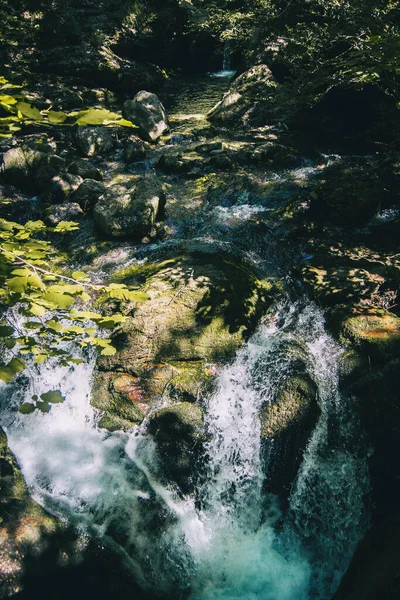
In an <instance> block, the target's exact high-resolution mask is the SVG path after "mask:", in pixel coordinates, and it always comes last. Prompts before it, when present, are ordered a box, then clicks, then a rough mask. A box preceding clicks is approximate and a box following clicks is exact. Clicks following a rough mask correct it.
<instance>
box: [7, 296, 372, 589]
mask: <svg viewBox="0 0 400 600" xmlns="http://www.w3.org/2000/svg"><path fill="white" fill-rule="evenodd" d="M291 343H294V344H297V345H301V347H302V348H303V351H304V354H305V356H306V357H307V361H306V370H307V373H308V374H309V375H310V377H312V378H313V380H314V381H315V383H316V385H317V387H318V403H319V409H320V416H319V418H318V421H317V423H316V425H315V427H314V429H313V432H312V434H311V437H310V439H309V443H308V445H307V448H306V450H305V452H304V456H303V460H302V463H301V466H300V469H299V471H298V474H297V477H296V479H295V481H294V482H293V484H292V486H291V490H290V493H289V495H288V498H287V501H286V503H285V502H284V503H280V501H279V499H278V498H277V497H276V496H275V495H273V494H271V493H269V492H268V477H269V464H268V463H269V462H270V461H274V460H275V459H276V456H275V448H274V441H273V440H269V441H268V442H267V444H268V452H265V451H264V452H262V440H261V422H260V409H261V407H262V406H265V405H266V404H267V405H268V403H270V404H271V406H272V404H273V401H274V395H275V393H276V389H277V387H278V386H279V384H280V383H281V382H282V381H283V380H284V379H285V378H287V377H288V374H289V369H290V361H288V360H287V359H286V358H285V353H284V351H283V350H284V348H286V347H287V346H288V344H291ZM340 353H341V349H340V348H339V347H338V346H337V345H336V344H335V343H334V342H333V341H332V339H331V338H330V337H329V336H328V335H327V334H326V332H325V329H324V319H323V315H322V313H321V312H320V311H319V309H318V308H317V307H316V306H315V305H314V304H312V303H311V302H309V301H307V300H298V301H297V302H287V303H286V304H285V305H282V306H281V307H280V308H279V309H278V310H277V312H276V314H275V317H274V318H273V319H271V320H270V321H268V322H266V323H264V324H261V325H260V327H259V328H258V330H257V331H256V332H255V334H254V335H253V336H252V337H251V339H250V340H249V341H248V343H247V344H246V345H245V346H244V347H243V348H242V349H241V350H240V351H239V352H238V354H237V356H236V359H235V360H234V361H233V362H232V364H230V365H227V366H226V367H225V368H223V369H222V371H221V373H220V375H219V378H218V386H217V389H216V391H215V392H214V393H213V395H212V396H211V397H210V398H209V399H208V400H207V403H206V406H205V414H206V425H207V431H208V438H207V439H208V441H207V443H206V448H205V458H204V460H205V465H204V469H203V473H202V475H201V477H199V480H198V482H197V486H196V492H195V493H194V494H193V496H186V497H185V496H183V495H182V494H181V493H179V490H177V489H174V488H173V487H172V485H171V484H168V483H166V481H165V478H164V477H163V473H162V466H161V461H160V457H159V456H158V451H157V448H156V445H155V443H154V441H153V439H152V438H151V437H150V436H149V435H148V434H147V433H146V430H145V428H144V427H142V428H138V429H136V430H133V431H132V432H130V433H122V432H115V433H112V434H110V433H108V432H105V431H102V430H99V429H98V428H97V427H96V422H97V415H96V413H95V412H94V411H93V409H92V408H91V406H90V403H89V399H90V385H91V377H92V371H93V367H94V363H93V361H90V362H89V363H88V364H85V365H78V366H74V367H71V368H69V369H68V368H54V367H52V366H51V365H48V366H42V367H41V368H40V371H39V372H38V373H37V375H36V376H35V377H33V378H32V379H31V381H30V384H29V387H27V388H26V389H25V392H24V393H25V394H26V397H27V398H29V397H30V396H31V395H32V393H33V390H34V393H36V394H40V393H41V392H43V391H46V390H48V389H61V391H62V393H63V394H64V395H65V396H66V398H67V400H66V402H65V403H63V404H62V405H57V406H54V407H53V408H52V411H51V413H50V414H41V413H39V412H38V411H36V412H35V413H33V414H31V415H26V416H22V415H20V414H19V413H18V412H17V410H16V407H17V404H18V403H19V402H20V401H21V393H22V392H21V388H19V389H14V391H12V388H10V387H6V386H3V387H2V388H1V389H0V398H1V424H2V426H4V427H5V429H6V431H7V434H8V437H9V443H10V447H11V449H12V451H13V452H14V453H15V455H16V456H17V459H18V461H19V463H20V465H21V468H22V471H23V474H24V476H25V478H26V481H27V483H28V485H29V488H30V490H31V492H32V495H33V497H34V498H35V499H36V500H37V501H38V502H40V503H41V504H42V505H43V506H45V507H47V508H48V509H49V510H50V511H51V512H52V513H54V514H56V515H58V516H59V517H60V518H62V519H65V520H67V521H72V522H73V523H75V525H76V526H77V527H79V528H81V529H82V530H83V531H85V530H87V531H90V532H92V533H93V532H94V534H95V535H98V536H100V537H103V538H104V539H107V540H110V541H111V542H112V544H113V546H114V548H115V549H117V551H118V552H120V553H121V557H123V558H124V560H125V561H127V562H128V563H129V565H130V568H131V569H132V570H133V572H134V573H135V575H136V577H137V580H138V582H139V584H140V585H141V586H142V588H143V589H144V590H146V591H147V592H149V593H150V594H151V595H152V597H154V598H171V599H172V598H174V599H179V598H181V599H183V598H190V600H211V599H212V600H239V599H244V598H245V599H248V600H256V599H257V600H258V599H261V600H311V599H315V600H317V599H318V600H329V599H330V598H331V596H332V594H333V592H334V590H335V588H336V587H337V584H338V582H339V579H340V576H341V575H342V573H343V571H344V570H345V568H346V567H347V564H348V562H349V560H350V558H351V556H352V553H353V551H354V548H355V545H356V544H357V542H358V540H359V539H360V538H361V537H362V535H363V533H364V531H365V528H366V525H367V519H366V512H365V507H364V497H365V494H366V492H367V488H368V477H367V466H366V457H365V453H364V452H363V448H362V447H361V443H362V442H361V441H360V440H361V439H362V438H361V436H360V433H359V430H358V425H357V422H356V420H355V419H354V417H353V416H352V413H351V407H350V406H349V405H348V402H349V400H348V399H345V398H343V397H341V395H340V393H339V391H338V377H337V360H338V358H339V356H340ZM264 450H265V448H264ZM279 467H280V468H281V469H285V464H282V465H280V466H279Z"/></svg>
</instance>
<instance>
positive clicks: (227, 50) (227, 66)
mask: <svg viewBox="0 0 400 600" xmlns="http://www.w3.org/2000/svg"><path fill="white" fill-rule="evenodd" d="M231 69H232V66H231V40H229V39H228V40H225V42H224V57H223V61H222V70H223V71H230V70H231Z"/></svg>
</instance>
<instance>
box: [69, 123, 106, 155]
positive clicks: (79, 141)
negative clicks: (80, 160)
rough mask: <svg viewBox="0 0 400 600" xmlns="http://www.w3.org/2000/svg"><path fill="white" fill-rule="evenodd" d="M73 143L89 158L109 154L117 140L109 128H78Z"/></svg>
mask: <svg viewBox="0 0 400 600" xmlns="http://www.w3.org/2000/svg"><path fill="white" fill-rule="evenodd" d="M73 142H74V144H75V146H76V147H77V148H78V150H80V151H81V152H82V154H83V155H84V156H89V157H90V156H96V155H97V154H107V152H110V151H111V150H113V149H114V147H115V145H116V139H115V137H114V136H113V134H112V131H111V130H110V129H107V127H77V129H76V130H75V132H74V135H73Z"/></svg>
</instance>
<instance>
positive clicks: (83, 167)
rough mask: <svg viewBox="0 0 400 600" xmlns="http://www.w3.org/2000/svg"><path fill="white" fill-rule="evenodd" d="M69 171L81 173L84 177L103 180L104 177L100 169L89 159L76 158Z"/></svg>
mask: <svg viewBox="0 0 400 600" xmlns="http://www.w3.org/2000/svg"><path fill="white" fill-rule="evenodd" d="M68 172H69V173H73V174H74V175H79V176H80V177H82V178H83V179H94V180H95V181H101V180H102V179H103V176H102V174H101V172H100V171H99V169H98V168H97V167H95V166H94V165H92V163H90V162H89V161H88V160H79V159H78V160H74V162H73V163H71V164H70V166H69V167H68Z"/></svg>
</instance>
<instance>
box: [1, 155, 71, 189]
mask: <svg viewBox="0 0 400 600" xmlns="http://www.w3.org/2000/svg"><path fill="white" fill-rule="evenodd" d="M64 165H65V162H64V160H63V159H62V158H61V157H60V156H56V155H55V154H50V153H49V152H40V151H38V150H32V149H31V148H28V147H22V148H12V149H11V150H8V151H7V152H5V153H4V154H3V159H2V164H1V167H0V177H1V179H2V180H3V181H4V182H5V183H7V184H9V185H14V186H15V187H18V188H21V189H23V190H27V191H35V190H36V189H37V186H40V185H42V180H43V182H47V181H48V180H49V178H51V177H53V176H54V175H55V174H56V173H59V172H60V171H62V170H63V168H64ZM35 174H36V179H35ZM50 175H51V177H50Z"/></svg>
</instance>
